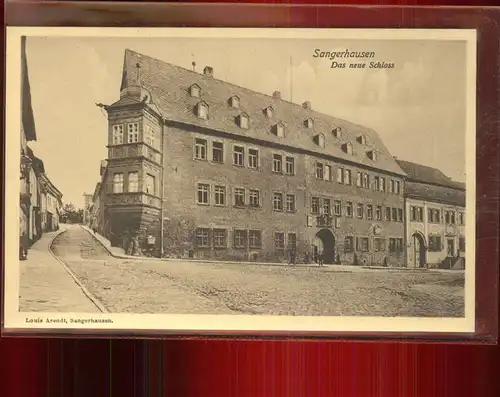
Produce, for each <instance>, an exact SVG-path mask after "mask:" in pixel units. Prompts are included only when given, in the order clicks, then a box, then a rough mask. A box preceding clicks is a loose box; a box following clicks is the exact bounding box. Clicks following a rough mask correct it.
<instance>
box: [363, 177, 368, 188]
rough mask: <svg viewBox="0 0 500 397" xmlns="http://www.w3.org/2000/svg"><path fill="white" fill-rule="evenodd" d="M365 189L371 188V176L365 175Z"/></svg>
mask: <svg viewBox="0 0 500 397" xmlns="http://www.w3.org/2000/svg"><path fill="white" fill-rule="evenodd" d="M363 187H366V188H369V187H370V175H368V174H363Z"/></svg>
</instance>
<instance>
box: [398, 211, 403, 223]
mask: <svg viewBox="0 0 500 397" xmlns="http://www.w3.org/2000/svg"><path fill="white" fill-rule="evenodd" d="M398 222H403V210H402V209H401V208H398Z"/></svg>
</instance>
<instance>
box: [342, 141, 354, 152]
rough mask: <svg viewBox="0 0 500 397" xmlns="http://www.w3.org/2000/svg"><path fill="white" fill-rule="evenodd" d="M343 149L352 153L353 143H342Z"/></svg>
mask: <svg viewBox="0 0 500 397" xmlns="http://www.w3.org/2000/svg"><path fill="white" fill-rule="evenodd" d="M342 150H343V151H344V152H346V153H347V154H352V153H353V152H352V143H350V142H348V143H344V144H343V145H342Z"/></svg>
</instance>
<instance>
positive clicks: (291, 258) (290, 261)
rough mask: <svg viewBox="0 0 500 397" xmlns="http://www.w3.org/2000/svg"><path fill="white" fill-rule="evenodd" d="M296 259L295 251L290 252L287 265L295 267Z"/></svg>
mask: <svg viewBox="0 0 500 397" xmlns="http://www.w3.org/2000/svg"><path fill="white" fill-rule="evenodd" d="M296 258H297V254H296V252H295V250H292V251H290V259H289V260H288V264H289V265H293V266H295V262H296Z"/></svg>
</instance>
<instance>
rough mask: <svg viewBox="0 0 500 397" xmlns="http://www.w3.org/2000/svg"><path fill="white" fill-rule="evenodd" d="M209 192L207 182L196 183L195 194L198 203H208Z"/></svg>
mask: <svg viewBox="0 0 500 397" xmlns="http://www.w3.org/2000/svg"><path fill="white" fill-rule="evenodd" d="M209 192H210V186H209V185H208V184H206V183H198V195H197V202H198V204H205V205H208V203H209V199H208V198H209Z"/></svg>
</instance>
